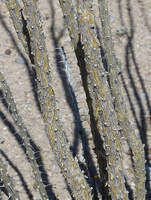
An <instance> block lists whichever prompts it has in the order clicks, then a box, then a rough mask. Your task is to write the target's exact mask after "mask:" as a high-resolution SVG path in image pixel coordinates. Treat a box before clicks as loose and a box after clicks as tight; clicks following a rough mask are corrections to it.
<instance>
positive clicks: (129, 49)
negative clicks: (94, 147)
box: [118, 0, 151, 198]
mask: <svg viewBox="0 0 151 200" xmlns="http://www.w3.org/2000/svg"><path fill="white" fill-rule="evenodd" d="M131 3H132V1H131V0H127V12H128V19H129V27H130V32H129V34H127V43H126V45H125V63H126V64H125V68H126V73H127V76H128V78H129V80H130V85H131V89H132V90H133V94H134V97H135V100H136V102H137V104H138V107H139V116H138V115H137V114H136V110H135V108H134V105H133V103H132V96H130V93H129V89H128V87H127V86H126V83H125V79H124V76H123V74H122V73H121V80H122V84H123V86H124V90H125V92H126V95H127V97H128V100H129V104H130V108H131V111H132V114H133V117H134V119H135V123H136V125H137V129H138V130H139V135H140V138H141V140H142V143H143V144H145V156H146V161H147V162H146V165H149V159H148V143H147V142H148V141H147V126H148V125H147V120H146V112H145V106H144V102H142V100H141V98H140V95H139V92H138V90H137V83H136V81H135V78H134V75H133V74H134V70H135V76H137V80H138V81H139V83H140V85H141V88H142V91H143V93H144V94H145V102H146V104H147V109H148V111H149V115H151V104H150V101H149V94H148V92H147V90H146V88H145V83H144V81H143V79H142V76H141V74H140V71H139V67H138V62H137V60H136V56H135V51H134V45H135V44H134V35H135V33H136V31H135V28H134V27H135V22H134V21H135V19H134V17H133V14H132V12H135V11H133V10H132V6H131ZM118 9H119V15H120V23H121V25H122V26H124V25H125V23H124V19H123V14H122V2H121V0H118ZM142 13H143V10H142ZM144 23H145V25H146V26H147V27H148V30H149V31H150V26H149V24H148V21H147V19H146V18H144ZM131 62H132V64H133V66H134V67H133V69H132V68H131V67H130V65H131ZM150 123H151V118H150ZM146 176H147V174H146ZM150 189H151V188H150V186H149V182H148V181H146V190H147V194H146V198H148V197H151V193H150Z"/></svg>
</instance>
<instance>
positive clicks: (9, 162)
mask: <svg viewBox="0 0 151 200" xmlns="http://www.w3.org/2000/svg"><path fill="white" fill-rule="evenodd" d="M0 152H1V154H2V156H3V157H4V158H5V159H6V161H7V162H8V164H9V165H10V166H11V167H12V168H13V169H14V170H15V172H16V173H17V175H18V176H19V179H20V181H21V183H22V185H23V187H24V190H25V192H26V194H27V196H28V198H29V199H31V200H34V197H33V195H32V193H31V191H30V190H29V188H28V186H27V183H26V181H25V179H24V177H23V175H22V174H21V172H20V171H19V169H18V168H17V167H16V166H15V165H14V164H13V162H11V160H10V159H9V158H8V156H7V155H6V154H5V152H4V151H3V150H0ZM2 189H4V188H2ZM2 191H3V190H2ZM4 191H5V190H4ZM5 194H6V195H7V196H8V194H7V191H5Z"/></svg>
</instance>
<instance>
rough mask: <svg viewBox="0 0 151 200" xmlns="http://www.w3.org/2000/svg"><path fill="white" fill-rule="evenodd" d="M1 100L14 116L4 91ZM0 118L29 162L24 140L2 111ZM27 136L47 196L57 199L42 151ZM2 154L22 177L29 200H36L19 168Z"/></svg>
mask: <svg viewBox="0 0 151 200" xmlns="http://www.w3.org/2000/svg"><path fill="white" fill-rule="evenodd" d="M0 99H1V102H2V104H3V106H4V107H5V109H6V110H7V112H8V114H9V115H12V113H11V111H10V110H9V105H8V103H7V101H6V100H5V97H4V96H3V91H1V90H0ZM0 117H1V120H2V122H3V123H4V124H5V125H6V126H7V127H8V129H9V132H10V133H11V134H12V135H13V137H14V138H15V140H16V141H17V143H18V144H19V146H20V148H21V149H22V151H23V152H24V154H25V155H26V158H27V160H28V161H29V158H28V155H27V153H26V148H25V146H24V143H23V140H22V138H21V137H20V135H19V134H18V132H17V131H16V129H15V127H14V125H13V124H12V123H11V122H10V121H9V120H8V119H7V117H6V116H5V114H4V113H3V112H2V111H0ZM27 135H28V137H29V138H30V145H31V147H32V149H33V151H34V156H35V158H36V161H37V165H38V166H39V170H40V172H41V178H42V182H43V183H44V185H45V186H46V192H47V195H48V196H49V197H50V199H52V198H53V199H57V198H56V197H55V194H54V192H53V190H52V186H51V184H50V183H49V180H48V175H47V172H46V170H45V168H44V164H43V161H42V157H41V154H40V151H39V149H38V147H37V146H36V144H35V143H34V141H33V140H32V139H31V137H30V135H29V133H28V132H27ZM1 151H2V150H1ZM2 153H3V156H4V157H5V158H6V159H7V160H8V161H9V164H10V166H11V167H12V168H14V169H15V171H16V172H17V174H18V176H19V177H20V181H21V182H22V185H23V187H24V190H25V191H26V193H27V195H28V197H29V199H31V200H32V199H33V200H34V197H33V196H32V193H31V191H30V190H29V189H28V187H27V184H25V181H24V179H23V176H22V175H21V172H20V171H19V170H18V169H17V167H15V166H14V164H13V163H12V162H11V161H10V160H9V159H8V157H7V155H6V154H5V153H4V152H3V151H2Z"/></svg>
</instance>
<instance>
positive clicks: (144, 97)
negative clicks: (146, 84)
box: [139, 92, 146, 100]
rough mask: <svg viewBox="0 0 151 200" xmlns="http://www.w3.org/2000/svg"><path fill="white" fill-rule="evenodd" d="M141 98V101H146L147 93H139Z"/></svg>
mask: <svg viewBox="0 0 151 200" xmlns="http://www.w3.org/2000/svg"><path fill="white" fill-rule="evenodd" d="M139 98H140V99H141V100H145V99H146V93H144V92H142V93H139Z"/></svg>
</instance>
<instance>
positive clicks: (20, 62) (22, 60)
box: [15, 57, 26, 65]
mask: <svg viewBox="0 0 151 200" xmlns="http://www.w3.org/2000/svg"><path fill="white" fill-rule="evenodd" d="M15 62H16V63H18V64H21V65H24V64H25V63H26V62H25V60H24V59H23V58H22V57H17V58H16V59H15Z"/></svg>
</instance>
